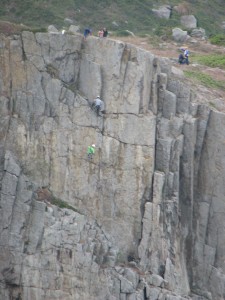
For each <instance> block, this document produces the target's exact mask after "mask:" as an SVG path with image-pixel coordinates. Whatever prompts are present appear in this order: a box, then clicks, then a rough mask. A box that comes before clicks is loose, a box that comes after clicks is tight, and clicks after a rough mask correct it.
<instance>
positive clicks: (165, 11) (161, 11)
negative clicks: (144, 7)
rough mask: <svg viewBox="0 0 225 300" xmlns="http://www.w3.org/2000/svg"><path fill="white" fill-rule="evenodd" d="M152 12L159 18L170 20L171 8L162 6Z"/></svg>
mask: <svg viewBox="0 0 225 300" xmlns="http://www.w3.org/2000/svg"><path fill="white" fill-rule="evenodd" d="M152 12H153V13H154V14H155V15H156V16H157V17H159V18H164V19H169V18H170V14H171V6H170V5H162V6H160V7H159V8H158V9H152Z"/></svg>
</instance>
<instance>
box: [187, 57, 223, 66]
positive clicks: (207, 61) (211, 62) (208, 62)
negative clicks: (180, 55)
mask: <svg viewBox="0 0 225 300" xmlns="http://www.w3.org/2000/svg"><path fill="white" fill-rule="evenodd" d="M192 62H195V63H199V64H202V65H205V66H208V67H212V68H217V67H218V68H222V69H225V55H224V54H210V55H193V57H192Z"/></svg>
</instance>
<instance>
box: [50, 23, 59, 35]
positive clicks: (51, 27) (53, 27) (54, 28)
mask: <svg viewBox="0 0 225 300" xmlns="http://www.w3.org/2000/svg"><path fill="white" fill-rule="evenodd" d="M48 32H49V33H51V32H57V33H58V32H59V31H58V29H57V28H56V27H55V26H54V25H49V26H48Z"/></svg>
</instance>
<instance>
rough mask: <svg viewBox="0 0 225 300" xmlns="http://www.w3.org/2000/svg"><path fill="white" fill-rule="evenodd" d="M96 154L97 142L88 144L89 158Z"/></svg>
mask: <svg viewBox="0 0 225 300" xmlns="http://www.w3.org/2000/svg"><path fill="white" fill-rule="evenodd" d="M94 154H95V144H92V145H91V146H88V149H87V155H88V159H92V158H93V155H94Z"/></svg>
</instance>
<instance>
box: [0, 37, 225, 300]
mask: <svg viewBox="0 0 225 300" xmlns="http://www.w3.org/2000/svg"><path fill="white" fill-rule="evenodd" d="M0 51H1V52H0V55H1V60H0V115H1V118H0V122H1V126H0V159H1V164H0V172H1V173H0V174H1V177H0V179H1V200H0V215H1V217H0V247H1V249H0V253H1V254H0V283H1V289H0V298H1V299H6V300H9V299H10V300H11V299H23V300H29V299H34V300H41V299H46V300H50V299H68V300H72V299H93V300H94V299H96V300H97V299H122V300H123V299H140V300H142V299H143V300H144V299H156V300H157V299H167V300H168V299H171V300H176V299H187V298H189V299H195V300H200V299H215V300H217V299H222V298H224V294H225V287H224V286H225V274H224V272H225V266H224V261H223V257H224V251H225V250H224V246H223V245H224V235H223V227H224V225H223V223H224V221H223V219H224V218H223V217H224V214H223V210H224V209H225V201H224V183H223V177H224V176H223V174H224V173H225V165H224V159H223V157H224V153H223V152H224V150H223V149H224V147H223V143H224V132H223V123H224V122H225V118H224V115H223V114H220V113H217V112H212V111H210V110H209V108H207V107H206V106H203V105H198V104H197V98H195V99H194V97H193V95H192V93H191V91H190V88H189V87H188V86H187V85H186V84H185V83H183V82H182V80H180V79H178V78H175V77H173V76H172V75H171V67H170V64H169V63H168V62H167V61H166V60H160V59H157V58H156V57H154V56H153V55H152V54H151V53H149V52H146V51H144V50H141V49H138V48H135V47H134V46H132V45H127V44H124V43H122V42H116V41H112V40H109V39H97V38H94V37H90V38H89V39H87V40H86V41H85V42H83V41H82V37H81V36H80V35H77V36H76V35H66V34H64V35H62V34H59V33H51V34H46V33H37V34H35V35H34V34H33V33H31V32H23V34H22V35H21V36H13V37H11V38H4V37H1V41H0ZM97 95H100V96H101V98H102V99H103V100H104V104H105V114H104V115H103V116H102V117H97V116H96V115H95V113H94V112H93V111H92V110H91V108H90V106H89V103H88V102H89V101H87V99H89V100H92V99H94V97H96V96H97ZM92 143H95V144H96V153H95V156H94V158H93V160H91V161H89V160H88V159H87V154H86V150H87V146H88V145H90V144H92ZM203 274H204V275H203ZM184 297H185V298H184Z"/></svg>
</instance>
